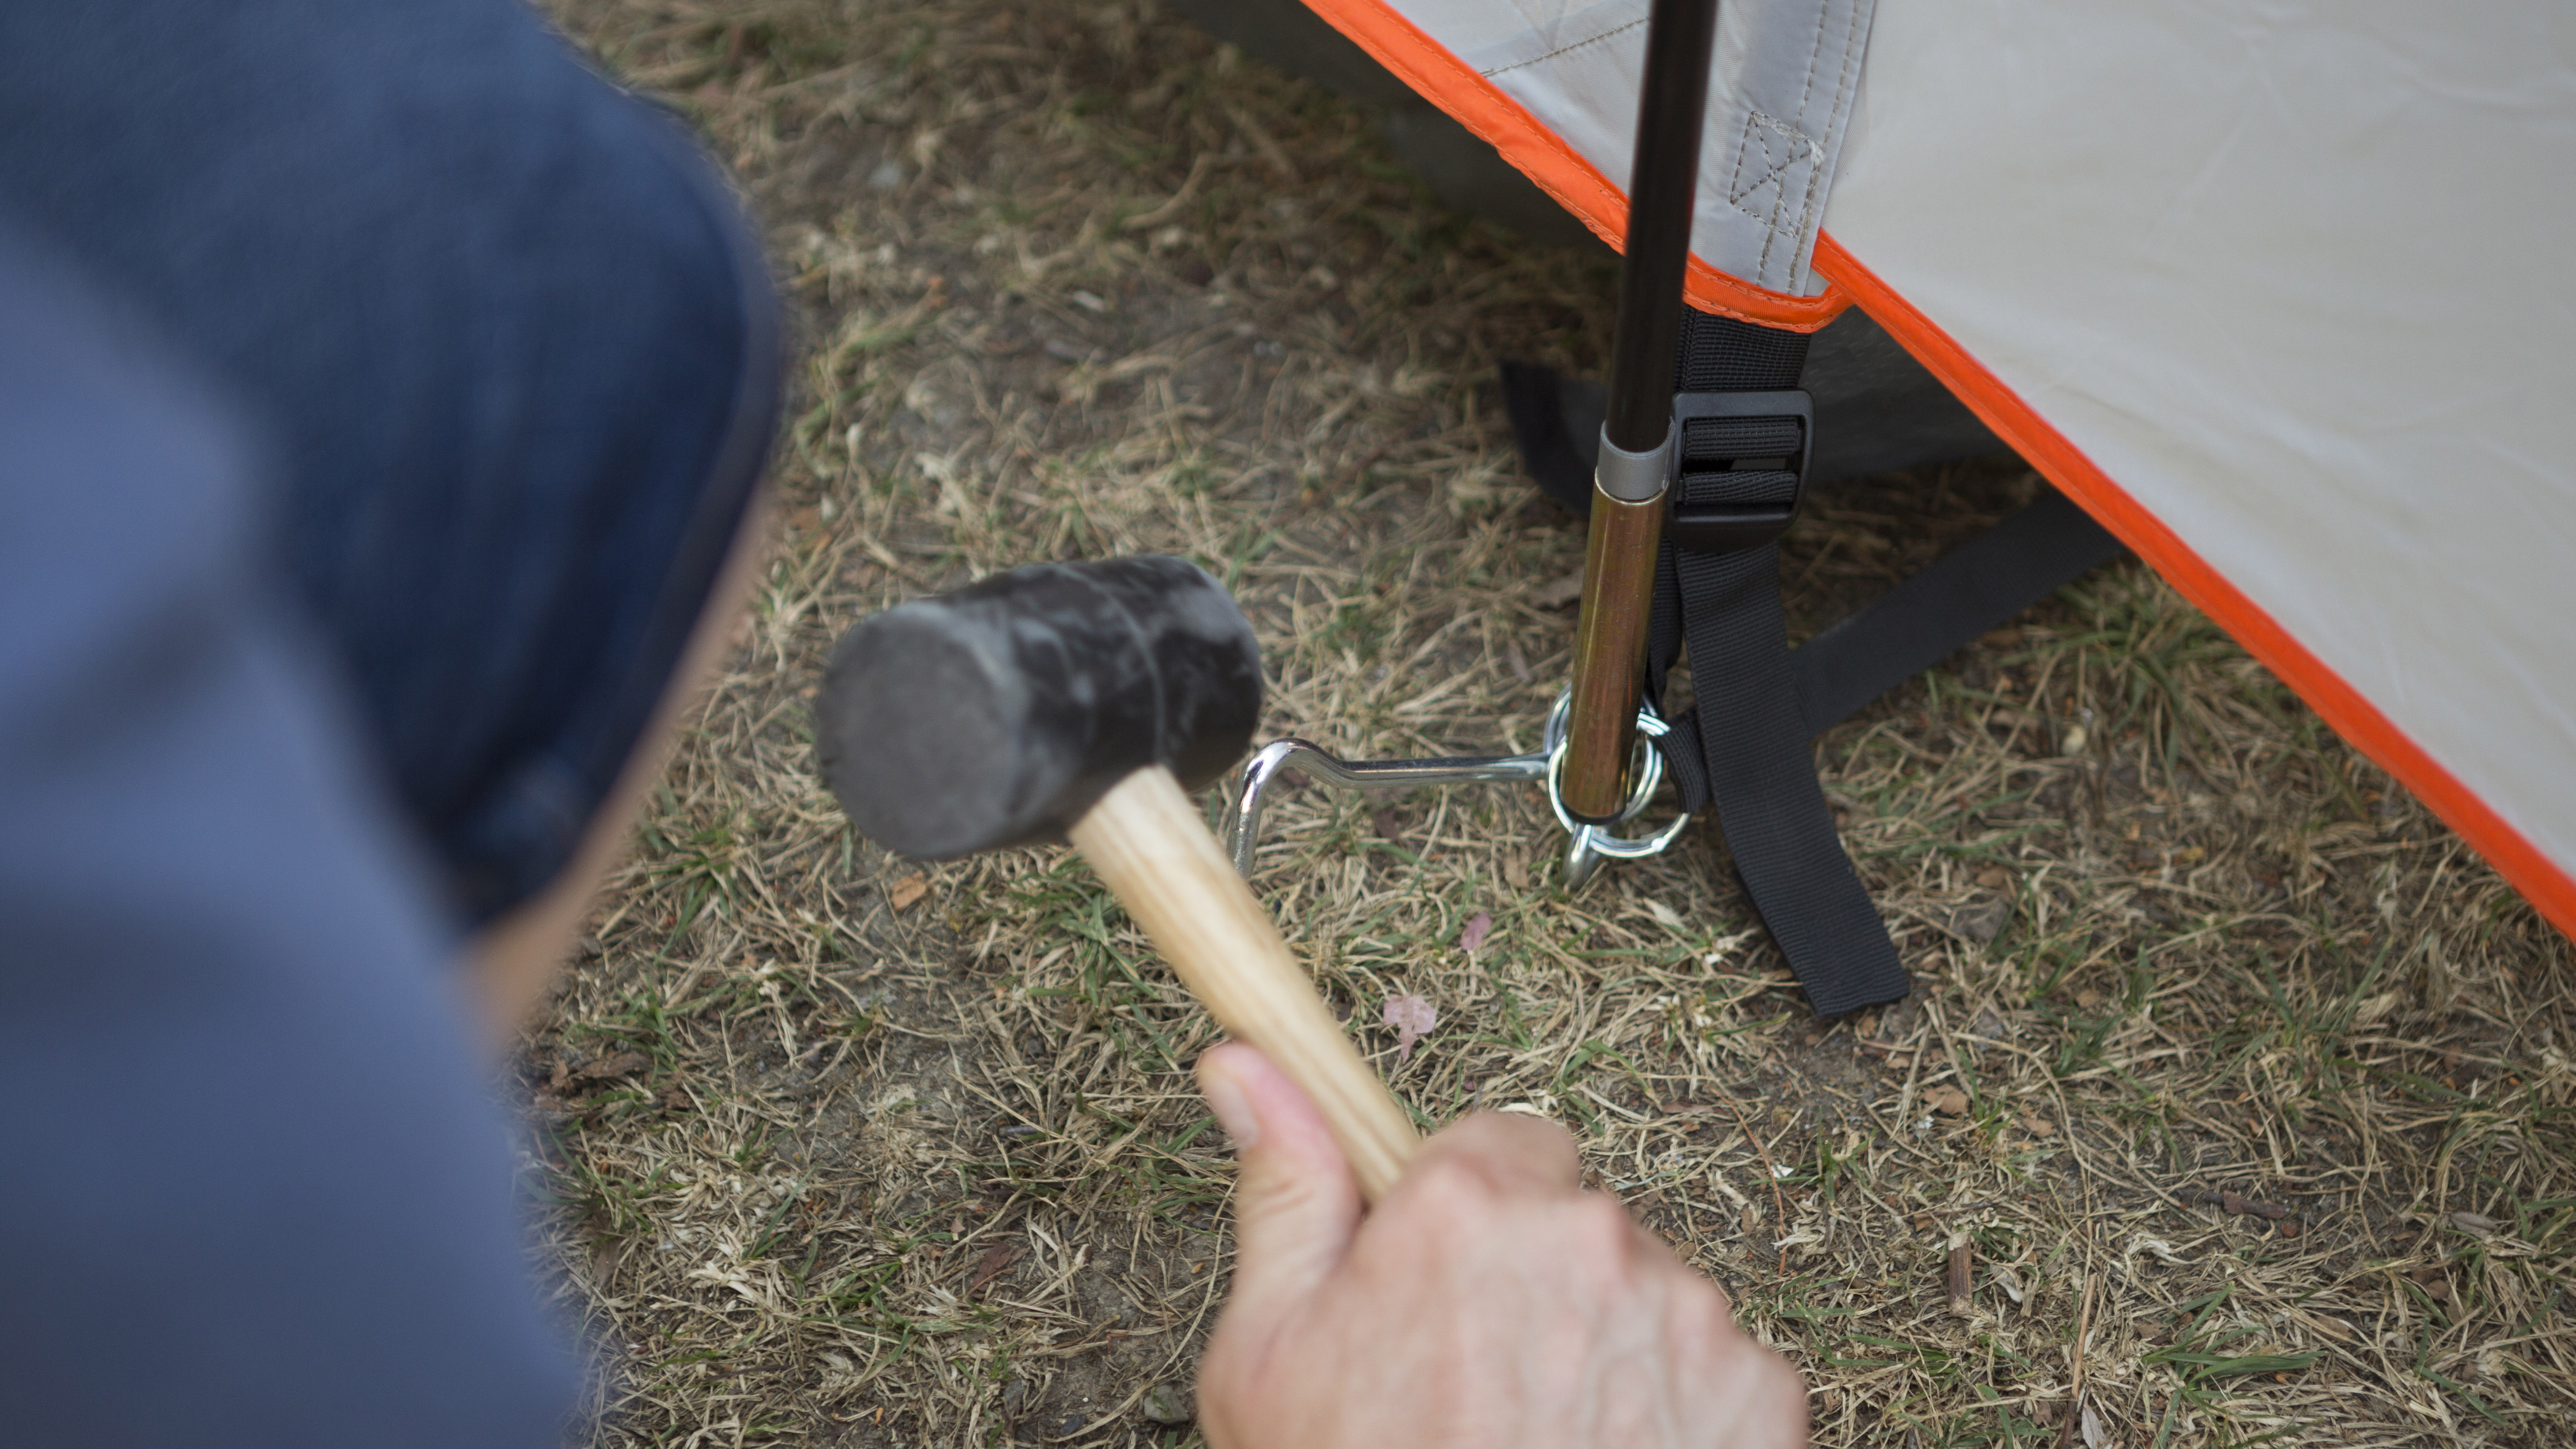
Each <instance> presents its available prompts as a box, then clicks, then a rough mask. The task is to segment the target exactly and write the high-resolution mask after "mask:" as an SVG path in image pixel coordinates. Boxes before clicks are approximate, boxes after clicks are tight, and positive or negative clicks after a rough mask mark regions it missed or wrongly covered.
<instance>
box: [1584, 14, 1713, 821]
mask: <svg viewBox="0 0 2576 1449" xmlns="http://www.w3.org/2000/svg"><path fill="white" fill-rule="evenodd" d="M1716 36H1717V0H1654V8H1653V10H1652V11H1651V12H1650V13H1649V15H1648V17H1647V22H1646V75H1645V85H1644V88H1643V90H1642V92H1641V93H1640V94H1639V96H1638V99H1637V143H1636V147H1635V150H1634V152H1633V154H1634V156H1635V161H1634V163H1633V165H1632V166H1631V168H1630V170H1629V173H1628V234H1627V239H1626V247H1625V252H1626V260H1625V262H1624V263H1623V264H1622V265H1621V267H1620V269H1619V318H1618V331H1617V333H1616V334H1615V336H1614V337H1613V339H1612V341H1611V347H1610V407H1609V414H1608V416H1607V418H1606V419H1605V420H1604V421H1603V423H1602V427H1601V442H1602V447H1601V460H1600V463H1599V465H1598V466H1597V467H1596V468H1595V469H1594V472H1593V480H1592V489H1593V494H1592V517H1591V532H1590V537H1589V539H1588V541H1587V543H1586V547H1585V552H1584V570H1583V614H1582V617H1581V619H1580V621H1579V622H1577V624H1576V625H1575V638H1574V685H1573V705H1572V709H1571V712H1570V714H1569V716H1568V718H1567V722H1566V745H1565V759H1564V763H1563V768H1562V773H1561V775H1560V777H1559V780H1558V790H1559V799H1560V802H1561V803H1562V804H1563V805H1564V806H1565V809H1566V813H1567V814H1569V815H1571V816H1572V817H1573V818H1574V819H1576V820H1578V821H1582V822H1585V823H1588V824H1606V823H1608V822H1609V821H1611V820H1614V819H1616V818H1617V817H1618V813H1619V810H1620V807H1621V805H1622V804H1623V803H1624V802H1625V800H1626V798H1627V776H1628V762H1629V756H1630V753H1631V751H1632V749H1633V748H1634V744H1635V738H1636V724H1637V719H1636V716H1637V700H1638V696H1639V689H1640V685H1641V682H1642V675H1643V672H1644V668H1645V658H1646V624H1647V614H1648V611H1649V609H1650V607H1651V606H1652V604H1653V601H1654V589H1655V554H1656V547H1657V544H1658V543H1659V542H1660V540H1661V537H1662V531H1663V516H1664V492H1665V489H1666V487H1667V486H1668V485H1669V483H1670V482H1671V474H1672V456H1673V453H1672V449H1671V447H1670V446H1669V444H1670V434H1671V431H1672V417H1673V368H1674V359H1675V354H1676V352H1677V351H1678V348H1679V345H1680V340H1681V306H1682V276H1683V272H1684V269H1685V268H1686V267H1687V265H1688V264H1689V261H1690V232H1691V213H1692V206H1693V202H1694V200H1695V199H1696V194H1697V192H1698V182H1699V142H1700V129H1701V126H1702V124H1703V116H1704V114H1705V112H1706V110H1707V105H1708V66H1709V51H1710V47H1711V45H1712V43H1713V42H1714V41H1715V39H1716Z"/></svg>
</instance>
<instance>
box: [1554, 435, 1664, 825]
mask: <svg viewBox="0 0 2576 1449" xmlns="http://www.w3.org/2000/svg"><path fill="white" fill-rule="evenodd" d="M1663 532H1664V495H1663V493H1662V492H1661V491H1658V492H1657V493H1656V494H1655V496H1654V497H1652V498H1650V499H1647V500H1646V501H1644V502H1642V503H1629V502H1623V501H1622V500H1620V499H1617V498H1613V497H1611V496H1610V495H1609V494H1607V493H1604V492H1602V491H1601V486H1600V485H1599V484H1598V483H1595V484H1594V485H1593V488H1592V530H1591V535H1590V538H1589V541H1588V542H1587V544H1586V545H1585V548H1584V551H1583V616H1582V618H1581V620H1580V621H1579V622H1578V623H1577V624H1576V625H1575V633H1574V701H1573V708H1572V709H1571V710H1570V711H1569V712H1568V716H1567V717H1568V719H1569V720H1572V721H1579V722H1584V723H1588V724H1590V725H1592V728H1589V729H1581V728H1578V729H1575V730H1573V731H1571V732H1570V733H1569V734H1568V735H1567V736H1566V743H1565V773H1564V776H1563V777H1562V779H1561V780H1560V782H1559V789H1560V791H1561V792H1562V797H1563V799H1564V801H1565V812H1566V813H1567V814H1568V815H1571V816H1573V817H1574V818H1575V819H1577V820H1580V821H1582V822H1584V823H1585V824H1588V825H1607V824H1609V823H1610V822H1611V821H1612V820H1614V819H1616V818H1617V817H1618V814H1619V807H1620V806H1621V805H1623V804H1625V803H1626V802H1627V798H1628V755H1629V752H1630V751H1631V750H1632V749H1633V748H1634V747H1635V742H1636V737H1637V699H1638V695H1639V693H1640V684H1639V676H1640V675H1642V674H1643V673H1644V672H1645V667H1646V624H1647V615H1648V612H1649V605H1650V604H1652V602H1653V600H1654V594H1655V546H1656V544H1657V543H1658V542H1659V541H1660V540H1661V539H1662V537H1663Z"/></svg>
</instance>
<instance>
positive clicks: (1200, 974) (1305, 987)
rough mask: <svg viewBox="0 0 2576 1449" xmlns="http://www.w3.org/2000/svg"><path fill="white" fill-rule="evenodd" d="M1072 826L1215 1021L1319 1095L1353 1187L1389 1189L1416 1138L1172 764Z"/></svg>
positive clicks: (1116, 793) (1373, 1197) (1119, 790)
mask: <svg viewBox="0 0 2576 1449" xmlns="http://www.w3.org/2000/svg"><path fill="white" fill-rule="evenodd" d="M1070 833H1071V835H1072V837H1073V843H1074V845H1075V847H1076V848H1078V849H1079V850H1081V852H1082V854H1083V856H1084V858H1085V859H1087V860H1089V861H1090V862H1091V867H1092V869H1093V870H1096V871H1098V872H1099V873H1100V878H1101V880H1103V881H1104V882H1106V883H1107V884H1108V886H1109V889H1110V891H1111V893H1112V894H1114V895H1116V896H1117V897H1118V900H1119V903H1120V904H1122V905H1124V906H1125V907H1126V908H1127V914H1128V915H1130V916H1132V917H1134V918H1135V919H1136V921H1137V923H1138V924H1139V925H1142V926H1143V927H1144V928H1145V934H1146V935H1148V936H1150V937H1152V938H1153V941H1154V946H1155V948H1156V949H1157V950H1160V951H1161V952H1162V953H1163V959H1164V960H1166V961H1169V962H1171V963H1172V969H1173V970H1174V971H1176V972H1178V973H1179V974H1180V978H1181V984H1182V985H1184V986H1187V987H1188V988H1189V989H1190V992H1191V994H1193V995H1195V996H1197V997H1198V999H1199V1000H1200V1001H1201V1002H1202V1003H1204V1004H1205V1005H1206V1006H1207V1009H1208V1012H1209V1014H1210V1015H1212V1016H1214V1017H1215V1018H1216V1019H1217V1024H1218V1025H1220V1026H1223V1027H1224V1028H1225V1029H1226V1031H1227V1032H1229V1033H1231V1034H1232V1035H1234V1036H1236V1037H1239V1038H1241V1039H1242V1040H1244V1041H1247V1042H1250V1043H1251V1044H1252V1045H1253V1046H1255V1047H1258V1048H1259V1049H1260V1050H1261V1054H1262V1055H1264V1056H1266V1057H1268V1058H1270V1060H1271V1061H1272V1062H1274V1063H1276V1064H1277V1065H1278V1067H1279V1069H1280V1070H1281V1071H1282V1072H1285V1073H1287V1075H1288V1079H1289V1080H1290V1081H1293V1082H1295V1083H1296V1084H1297V1085H1298V1086H1299V1087H1301V1088H1303V1089H1305V1092H1306V1095H1307V1096H1309V1097H1311V1098H1313V1099H1314V1102H1315V1105H1316V1106H1317V1107H1318V1108H1319V1109H1321V1110H1322V1112H1323V1114H1324V1121H1325V1123H1326V1125H1328V1126H1329V1127H1331V1129H1332V1132H1333V1138H1334V1140H1335V1141H1337V1142H1339V1143H1340V1144H1341V1146H1342V1153H1343V1155H1344V1156H1346V1157H1348V1158H1349V1159H1350V1163H1351V1171H1352V1173H1353V1174H1354V1175H1355V1176H1357V1177H1358V1179H1359V1185H1360V1195H1361V1196H1362V1197H1364V1198H1366V1199H1367V1200H1368V1201H1370V1202H1372V1203H1374V1202H1376V1201H1378V1200H1379V1199H1380V1198H1382V1197H1384V1196H1385V1195H1386V1194H1387V1192H1388V1191H1389V1190H1390V1189H1392V1188H1393V1187H1394V1186H1395V1180H1396V1177H1397V1176H1398V1175H1399V1174H1401V1173H1402V1172H1403V1171H1404V1164H1405V1160H1406V1159H1407V1158H1409V1157H1411V1156H1412V1155H1413V1150H1414V1148H1415V1147H1417V1146H1419V1145H1420V1142H1421V1139H1420V1138H1419V1137H1417V1136H1415V1135H1414V1131H1413V1124H1412V1121H1411V1119H1409V1118H1408V1117H1407V1116H1406V1115H1405V1111H1404V1108H1403V1107H1402V1106H1400V1105H1398V1104H1397V1102H1396V1100H1395V1098H1394V1097H1393V1096H1392V1095H1391V1094H1390V1093H1388V1091H1387V1089H1386V1084H1385V1083H1384V1082H1381V1081H1379V1080H1378V1076H1377V1073H1375V1072H1373V1071H1371V1070H1369V1065H1368V1063H1366V1062H1364V1061H1362V1060H1361V1059H1360V1054H1359V1052H1358V1050H1357V1049H1355V1048H1354V1047H1352V1045H1351V1042H1350V1038H1348V1037H1346V1036H1344V1035H1342V1028H1341V1024H1340V1023H1339V1022H1337V1021H1335V1020H1334V1019H1333V1014H1332V1012H1331V1011H1330V1010H1328V1009H1326V1007H1325V1006H1324V1002H1323V999H1322V998H1321V997H1319V996H1317V995H1316V994H1315V984H1314V982H1313V981H1312V980H1311V979H1309V978H1308V977H1307V975H1306V972H1305V970H1304V968H1302V967H1300V966H1299V965H1298V964H1297V959H1296V958H1295V957H1294V956H1291V955H1290V954H1289V953H1288V943H1287V942H1285V941H1283V940H1281V939H1280V938H1279V928H1278V927H1276V926H1274V925H1272V924H1271V922H1270V914H1269V912H1267V911H1264V910H1263V909H1262V908H1261V903H1260V902H1259V901H1257V900H1255V899H1253V896H1252V890H1251V888H1250V887H1248V886H1246V885H1245V884H1244V883H1243V877H1241V876H1239V875H1237V874H1235V871H1234V866H1233V864H1232V862H1230V861H1228V860H1227V859H1226V858H1225V852H1224V851H1223V850H1221V849H1219V848H1218V846H1217V843H1216V837H1215V836H1213V835H1211V834H1209V833H1208V828H1207V825H1206V822H1204V821H1202V820H1201V819H1200V818H1199V813H1198V811H1197V810H1196V809H1195V808H1193V807H1192V806H1191V804H1190V797H1189V796H1188V795H1186V794H1184V793H1183V792H1182V790H1181V785H1180V782H1179V781H1178V780H1176V779H1174V778H1173V777H1172V772H1171V771H1169V770H1167V769H1164V768H1163V767H1162V766H1160V765H1149V766H1147V767H1146V768H1144V769H1141V770H1138V771H1137V772H1136V773H1134V774H1132V775H1129V776H1128V777H1127V778H1126V779H1124V780H1122V781H1120V782H1119V783H1118V784H1117V785H1116V786H1114V787H1112V788H1111V789H1110V791H1109V793H1108V794H1106V795H1103V796H1101V797H1100V803H1098V804H1096V805H1094V806H1092V807H1091V810H1090V813H1088V814H1086V815H1084V816H1083V817H1082V818H1081V819H1080V820H1078V821H1076V822H1074V825H1073V828H1072V830H1071V832H1070Z"/></svg>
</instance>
